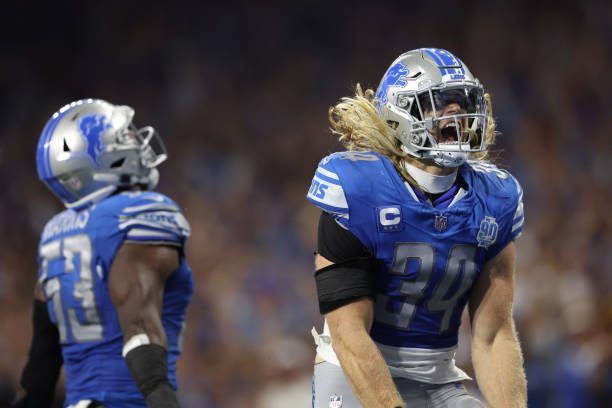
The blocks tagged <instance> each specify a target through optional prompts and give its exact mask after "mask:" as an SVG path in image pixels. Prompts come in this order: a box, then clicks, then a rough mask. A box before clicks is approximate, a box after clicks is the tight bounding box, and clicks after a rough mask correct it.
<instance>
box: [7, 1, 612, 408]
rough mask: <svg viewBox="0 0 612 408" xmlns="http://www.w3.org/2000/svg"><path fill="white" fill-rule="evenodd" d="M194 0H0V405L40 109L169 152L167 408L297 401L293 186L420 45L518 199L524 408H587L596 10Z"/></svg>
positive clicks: (27, 237)
mask: <svg viewBox="0 0 612 408" xmlns="http://www.w3.org/2000/svg"><path fill="white" fill-rule="evenodd" d="M205 3H206V2H195V1H193V2H182V3H181V2H178V3H176V4H175V5H174V6H172V7H169V6H166V7H161V6H156V5H155V4H150V3H145V2H140V1H138V2H78V3H77V2H75V3H74V4H71V5H68V4H63V5H61V4H54V3H44V4H39V5H38V6H36V7H31V6H28V4H27V2H15V1H10V2H7V4H5V6H4V9H5V10H4V12H3V13H2V15H1V16H0V21H1V22H2V25H1V27H0V32H1V33H2V38H1V39H0V45H1V51H2V63H1V64H0V84H1V89H2V92H1V93H0V185H1V186H2V190H1V191H2V192H1V193H0V233H1V236H2V238H3V240H2V244H1V245H0V406H3V404H6V401H7V400H9V399H10V398H11V395H12V393H13V392H14V391H15V389H16V387H17V384H18V379H19V375H20V371H21V368H22V367H23V365H24V363H25V360H26V357H27V350H28V346H29V340H30V337H31V324H30V313H31V305H32V293H33V288H34V284H35V280H36V271H37V264H36V250H37V243H38V239H39V235H40V232H41V229H42V227H43V225H44V223H45V222H46V220H48V219H49V218H50V216H51V215H53V214H54V213H55V212H57V211H59V210H61V205H60V203H59V201H57V200H56V199H55V198H54V197H53V196H52V195H51V193H50V192H49V191H47V190H46V189H45V187H44V186H43V185H42V184H41V183H40V182H39V181H38V178H37V175H36V170H35V160H34V157H35V148H36V142H37V139H38V136H39V134H40V131H41V129H42V128H43V126H44V124H45V121H46V120H47V119H48V118H49V117H50V115H51V114H52V113H53V112H54V111H56V110H57V109H58V108H59V107H60V106H62V105H63V104H65V103H67V102H69V101H72V100H76V99H81V98H84V97H98V98H103V99H107V100H109V101H111V102H113V103H118V104H128V105H131V106H133V107H134V108H135V109H136V117H135V123H136V124H137V125H139V126H144V125H146V124H151V125H153V126H155V127H156V128H157V129H158V130H159V132H160V134H161V135H162V138H163V139H164V140H165V142H166V145H167V148H168V151H169V155H170V158H169V160H168V162H167V163H164V164H163V165H162V166H161V168H160V171H161V183H160V186H159V188H158V190H159V191H161V192H163V193H165V194H167V195H169V196H170V197H172V198H173V199H174V200H175V201H176V202H178V203H179V204H180V205H181V206H182V208H183V209H184V212H185V214H186V216H187V218H188V219H189V221H190V223H191V227H192V230H193V233H192V237H191V238H190V241H189V244H188V257H189V260H190V264H191V265H192V268H193V272H194V274H195V280H196V291H195V294H194V298H193V302H192V304H191V306H190V308H189V310H188V317H187V319H188V320H187V331H186V335H185V342H184V352H183V355H182V357H181V359H180V360H179V368H178V377H179V384H180V392H179V394H180V397H181V401H182V404H183V405H182V406H183V407H185V408H195V407H209V408H238V407H247V406H255V407H261V408H275V407H277V406H278V407H281V406H283V407H285V406H291V407H308V406H309V405H310V376H311V365H312V364H311V363H312V359H313V357H314V347H313V341H312V338H311V336H310V333H309V332H310V329H311V327H312V326H313V324H316V325H317V326H318V327H319V326H320V324H321V322H322V319H321V317H320V316H319V314H318V310H317V306H316V301H315V290H314V281H313V279H312V270H313V256H312V253H313V250H314V248H315V237H316V221H317V219H318V212H317V210H315V209H314V208H313V207H312V206H311V205H310V204H308V203H307V201H306V200H305V198H304V197H305V194H306V191H307V189H308V187H309V185H310V179H311V177H312V174H313V171H314V169H315V167H316V164H317V162H318V160H319V159H320V158H321V157H323V156H325V155H326V154H328V153H329V152H331V151H334V150H337V149H339V148H340V146H339V145H338V144H337V143H336V141H335V139H334V138H333V137H332V136H331V134H330V132H329V130H328V124H327V109H328V107H329V106H331V105H332V104H334V103H335V102H336V101H337V100H338V99H339V98H340V97H342V96H345V95H350V94H351V93H352V92H353V89H354V85H355V84H356V83H357V82H361V83H362V85H364V86H366V87H374V88H375V87H376V86H377V85H378V80H379V78H380V77H381V76H382V74H383V73H384V70H385V69H386V67H387V66H388V64H389V63H390V62H391V61H392V60H393V59H394V58H395V57H396V56H397V55H399V54H400V53H401V52H403V51H406V50H409V49H413V48H418V47H422V46H436V47H441V48H446V49H448V50H450V51H452V52H454V53H455V54H456V55H458V56H459V57H460V58H462V59H463V60H464V61H465V62H466V63H467V64H468V66H469V67H470V69H471V70H472V72H473V73H475V75H476V76H477V77H478V78H479V79H480V80H481V81H482V82H483V83H484V84H485V88H487V89H488V90H489V91H490V92H491V95H492V98H493V108H494V114H495V117H496V119H497V121H498V127H499V130H500V131H501V132H502V135H501V137H499V138H498V141H499V143H498V145H497V148H498V150H499V158H498V163H499V164H500V165H501V166H502V167H504V168H507V169H509V170H510V171H511V172H512V173H513V174H514V175H516V176H517V178H518V179H519V181H520V182H521V183H522V185H523V187H524V190H525V197H524V202H525V213H526V218H527V222H526V228H525V231H524V233H523V236H522V237H521V238H520V239H519V241H518V247H519V262H518V271H517V294H516V302H515V316H516V321H517V327H518V331H519V335H520V339H521V341H522V345H523V350H524V354H525V366H526V371H527V378H528V382H529V384H528V388H529V400H530V406H531V407H562V408H563V407H603V406H607V405H605V404H606V402H608V403H609V401H611V400H612V291H611V290H612V251H611V249H612V217H611V216H610V202H612V141H611V140H612V139H611V134H610V125H609V123H608V121H609V118H608V115H610V113H611V112H612V104H611V102H610V101H611V99H610V98H609V96H610V95H612V80H611V79H610V78H611V75H612V74H611V70H610V67H611V66H612V25H610V21H612V3H610V2H607V1H604V0H601V1H589V2H572V3H571V4H570V3H568V4H567V5H565V4H563V2H561V3H559V2H531V1H517V2H512V5H511V4H510V3H509V2H503V1H478V2H472V3H470V5H469V7H468V6H466V4H464V3H462V2H454V3H449V4H448V5H441V4H439V3H438V2H422V4H421V5H419V6H416V5H411V4H412V3H413V2H402V3H400V2H393V3H389V4H388V5H386V6H385V5H383V4H382V3H380V4H377V5H375V4H374V3H372V2H370V3H363V4H362V3H360V2H354V3H350V5H349V4H341V3H340V2H338V3H330V4H328V3H326V2H323V1H314V2H296V4H293V5H291V6H289V5H284V6H281V5H280V4H282V3H277V4H276V5H267V6H264V5H261V4H259V5H257V4H255V2H246V1H245V2H243V3H242V4H235V5H231V4H223V5H222V4H221V3H219V4H216V5H209V4H205ZM464 326H465V325H464ZM462 333H463V335H462V337H464V338H463V339H462V341H464V342H469V331H468V330H463V332H462ZM466 344H467V343H464V345H463V346H462V347H461V353H460V355H459V360H460V362H461V364H462V365H463V366H464V367H466V368H467V369H468V370H469V359H468V357H469V356H468V351H467V350H468V347H467V346H466ZM60 389H61V386H60ZM58 399H61V394H60V395H58Z"/></svg>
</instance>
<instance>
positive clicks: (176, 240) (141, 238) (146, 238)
mask: <svg viewBox="0 0 612 408" xmlns="http://www.w3.org/2000/svg"><path fill="white" fill-rule="evenodd" d="M126 239H127V240H128V241H143V242H145V241H155V242H182V240H181V239H180V238H177V237H167V238H165V237H156V236H150V237H145V236H142V237H132V236H129V235H128V236H127V238H126Z"/></svg>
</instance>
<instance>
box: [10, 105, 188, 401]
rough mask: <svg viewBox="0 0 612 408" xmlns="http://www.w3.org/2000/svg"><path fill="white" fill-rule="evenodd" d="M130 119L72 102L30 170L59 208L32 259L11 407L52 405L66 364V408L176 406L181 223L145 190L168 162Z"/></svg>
mask: <svg viewBox="0 0 612 408" xmlns="http://www.w3.org/2000/svg"><path fill="white" fill-rule="evenodd" d="M133 116H134V110H133V109H132V108H130V107H129V106H118V105H113V104H110V103H108V102H106V101H103V100H99V99H85V100H79V101H76V102H73V103H70V104H68V105H66V106H64V107H63V108H61V109H60V110H59V111H58V112H56V113H55V114H54V115H53V116H52V117H51V119H50V120H49V121H48V122H47V124H46V126H45V127H44V129H43V131H42V134H41V136H40V140H39V143H38V148H37V154H36V165H37V169H38V175H39V177H40V179H41V180H42V181H43V182H44V183H45V184H46V185H47V187H49V189H50V190H51V191H52V192H53V193H54V194H55V195H56V196H57V197H58V198H59V199H60V200H61V201H63V203H64V204H65V205H66V207H67V209H66V210H65V211H63V212H61V213H59V214H57V215H56V216H55V217H53V218H52V219H51V220H50V221H49V222H48V223H47V224H46V226H45V228H44V230H43V232H42V237H41V241H40V245H39V249H38V261H39V270H38V285H37V288H36V295H35V301H34V314H33V325H34V334H33V340H32V344H31V347H30V352H29V358H28V362H27V364H26V366H25V368H24V370H23V373H22V378H21V386H22V390H21V391H20V395H19V399H18V401H17V403H16V406H19V407H36V408H44V407H49V406H50V405H51V403H52V400H53V394H54V389H55V385H56V382H57V377H58V373H59V370H60V367H61V365H62V363H63V365H64V368H65V373H66V405H65V406H69V407H77V408H85V407H89V408H92V407H106V408H114V407H116V408H120V407H121V408H125V407H149V408H153V407H155V408H162V407H163V408H167V407H178V406H179V405H178V402H177V397H176V393H175V389H176V376H175V369H176V361H177V359H178V357H179V354H180V351H181V350H180V347H181V336H182V331H183V328H184V321H185V312H186V309H187V305H188V304H189V302H190V300H191V295H192V292H193V276H192V273H191V270H190V268H189V266H188V265H187V263H186V261H185V250H184V248H185V240H186V239H187V237H188V236H189V234H190V228H189V224H188V223H187V221H186V220H185V217H184V216H183V214H182V213H181V210H180V209H179V207H178V206H177V205H176V204H175V203H174V202H173V201H172V200H170V199H169V198H168V197H166V196H164V195H162V194H160V193H156V192H153V191H152V190H153V189H154V188H155V186H156V185H157V181H158V179H159V173H158V170H157V169H156V167H157V166H158V165H159V164H160V163H161V162H163V161H164V160H165V159H166V157H167V155H166V151H165V148H164V145H163V143H162V141H161V139H160V137H159V135H158V134H157V132H156V131H155V130H154V129H153V128H152V127H150V126H147V127H144V128H137V127H136V126H135V125H134V124H133V123H132V118H133Z"/></svg>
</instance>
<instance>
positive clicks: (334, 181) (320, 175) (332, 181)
mask: <svg viewBox="0 0 612 408" xmlns="http://www.w3.org/2000/svg"><path fill="white" fill-rule="evenodd" d="M321 170H323V169H322V168H320V167H319V168H318V169H317V171H316V172H315V175H316V176H317V177H318V178H320V179H321V180H323V181H326V182H328V183H330V184H335V185H337V186H339V185H340V181H338V179H337V178H336V179H333V178H331V177H329V176H327V175H326V174H325V173H323V172H321ZM327 173H329V172H327ZM331 174H333V173H331Z"/></svg>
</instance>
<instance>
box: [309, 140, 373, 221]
mask: <svg viewBox="0 0 612 408" xmlns="http://www.w3.org/2000/svg"><path fill="white" fill-rule="evenodd" d="M378 160H380V157H379V156H378V155H376V154H374V153H371V152H354V151H347V152H338V153H333V154H331V155H329V156H327V157H324V158H323V159H322V160H321V161H320V162H319V166H318V167H317V170H316V171H315V174H314V177H313V178H312V184H311V185H310V189H309V190H308V194H307V195H306V198H308V200H309V201H310V202H311V203H313V204H314V205H316V206H317V207H319V208H321V209H322V210H324V211H327V212H328V213H330V214H331V215H332V216H333V217H334V218H335V219H336V220H337V221H339V222H341V223H342V224H343V225H346V224H347V222H348V220H349V206H348V203H347V199H346V193H345V191H346V189H347V188H348V189H349V191H350V190H351V188H350V186H352V185H353V184H355V183H361V182H363V178H362V176H363V174H361V173H360V172H359V171H351V170H354V168H355V167H358V166H359V163H363V162H373V161H378Z"/></svg>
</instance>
